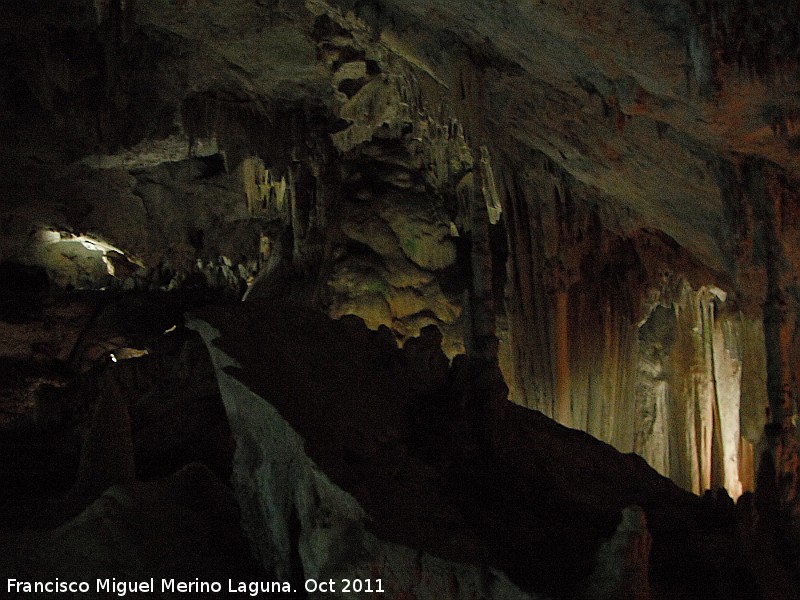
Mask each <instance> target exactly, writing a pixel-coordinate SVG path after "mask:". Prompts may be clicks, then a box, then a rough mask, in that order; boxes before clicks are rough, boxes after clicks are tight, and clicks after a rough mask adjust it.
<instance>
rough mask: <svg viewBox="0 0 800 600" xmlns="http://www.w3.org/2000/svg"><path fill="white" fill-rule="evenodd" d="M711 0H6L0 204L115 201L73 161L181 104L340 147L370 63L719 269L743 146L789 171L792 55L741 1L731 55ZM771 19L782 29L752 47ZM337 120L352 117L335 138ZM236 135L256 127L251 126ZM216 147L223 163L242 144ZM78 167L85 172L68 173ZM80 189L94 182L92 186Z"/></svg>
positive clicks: (131, 151) (140, 157)
mask: <svg viewBox="0 0 800 600" xmlns="http://www.w3.org/2000/svg"><path fill="white" fill-rule="evenodd" d="M751 4H752V3H751ZM729 5H730V6H729ZM708 6H711V8H708V7H707V6H706V5H705V4H703V3H687V2H684V1H682V0H663V1H646V2H632V1H615V2H569V1H550V0H548V1H544V0H542V1H537V2H478V1H477V0H474V1H459V2H449V1H448V2H437V3H435V4H434V5H431V4H428V3H422V2H416V1H412V0H382V1H381V2H377V1H375V2H361V1H359V2H348V1H341V2H325V1H323V0H306V1H305V2H295V1H291V0H276V1H251V0H236V1H226V2H222V1H214V0H178V1H177V2H174V1H172V2H167V1H164V0H137V1H136V2H133V1H130V2H122V3H121V4H120V3H118V2H115V1H112V2H109V1H108V0H97V1H96V2H94V4H91V3H89V2H81V1H78V0H61V1H55V0H53V1H49V2H33V3H27V4H25V5H19V6H15V7H13V8H9V9H7V16H8V17H9V18H7V19H6V20H5V24H4V25H3V26H2V30H1V35H2V37H1V38H0V44H2V46H3V55H4V57H5V60H4V61H3V75H2V80H3V81H2V86H3V98H4V102H3V103H4V106H3V111H2V119H3V121H4V123H3V127H2V129H3V131H2V134H0V135H2V152H3V154H4V158H3V162H4V165H5V167H6V168H7V169H9V171H8V173H7V175H6V177H4V178H3V179H4V180H3V184H2V185H3V188H4V196H5V199H4V203H5V205H6V207H8V206H19V205H25V206H27V205H28V204H35V205H36V206H37V208H36V209H35V210H36V211H39V212H40V213H41V214H40V215H39V216H40V220H41V221H47V220H48V219H49V220H50V221H55V220H61V221H69V220H70V218H72V220H73V221H74V220H76V219H75V218H74V215H75V214H76V213H77V214H78V215H81V214H84V215H85V214H87V213H90V212H92V211H93V210H94V211H95V212H97V211H99V210H112V209H109V208H105V209H103V208H98V206H101V205H102V204H103V202H102V198H101V200H100V201H98V200H97V198H96V197H95V198H89V196H91V195H94V196H100V197H102V196H103V195H104V194H106V195H108V194H111V193H112V192H111V191H109V190H108V189H107V188H108V187H109V186H111V187H113V186H114V185H117V186H119V187H125V185H126V184H125V182H124V181H122V179H124V177H123V176H122V175H117V177H116V180H114V181H112V182H111V183H109V181H108V180H107V178H106V180H103V182H98V181H97V179H96V177H95V176H93V175H92V174H91V173H89V174H87V173H86V172H85V171H86V169H84V171H81V172H79V171H78V166H82V167H84V168H85V167H87V166H88V169H89V170H91V169H92V168H96V167H98V166H104V167H118V168H119V167H136V166H138V167H142V166H152V165H156V164H158V163H160V162H169V161H176V160H179V159H182V158H185V157H186V156H187V155H188V153H189V150H190V148H189V143H188V142H187V139H188V138H190V137H192V132H191V131H188V129H189V127H188V126H187V118H186V117H187V115H186V112H187V111H186V107H187V102H191V101H193V100H194V101H195V102H196V101H197V100H198V99H205V100H208V99H209V98H213V99H214V100H215V101H217V102H224V103H226V105H234V106H240V107H241V108H242V109H243V110H246V111H249V114H251V115H252V116H253V123H254V127H253V128H252V129H256V130H257V129H259V128H261V130H262V132H264V134H263V135H262V139H261V142H260V145H261V148H260V149H261V152H260V154H262V155H263V154H269V153H270V152H272V153H274V155H273V156H271V157H267V156H262V158H264V159H265V160H267V159H272V161H273V162H274V161H275V160H276V159H277V158H278V155H279V154H280V153H281V152H283V153H287V152H290V150H289V149H288V148H289V146H288V145H287V143H286V140H285V138H286V137H287V135H289V136H291V135H295V136H296V135H297V132H296V131H295V132H294V133H287V130H291V129H292V128H294V129H295V130H297V127H296V126H295V125H292V123H291V122H290V119H288V118H286V115H287V114H288V112H289V111H300V112H302V113H304V114H305V115H306V122H308V121H310V120H313V119H318V120H319V121H320V123H321V125H319V128H320V129H322V130H325V129H326V128H327V130H328V133H329V134H330V136H331V138H333V139H334V141H335V142H337V138H336V136H337V135H338V136H339V138H338V142H337V143H336V145H338V147H339V149H340V150H343V151H348V150H351V149H352V147H354V146H355V145H357V144H358V143H359V142H363V141H366V140H368V138H369V135H370V134H369V133H364V132H358V131H355V128H357V126H358V123H357V120H358V119H357V116H355V117H354V116H353V114H351V113H352V112H353V111H354V110H358V109H359V107H355V109H353V107H351V108H350V113H348V112H347V111H348V108H347V100H348V99H349V98H348V95H347V94H345V93H342V91H341V90H342V89H345V91H347V90H346V88H345V87H343V85H342V83H343V81H347V82H351V83H352V82H353V81H357V80H359V79H362V80H363V79H364V77H366V78H367V79H369V77H370V74H369V73H367V72H366V71H367V70H369V69H373V70H379V71H380V73H381V75H382V76H385V77H386V78H389V79H391V78H393V77H402V78H405V79H413V81H414V90H413V91H414V92H416V93H417V94H419V95H420V96H422V98H417V99H412V100H407V103H408V104H409V106H410V108H409V107H408V106H407V107H406V108H407V109H408V110H412V109H414V110H419V108H420V107H424V108H425V110H427V111H428V112H429V113H430V114H437V113H438V114H440V115H442V114H451V115H453V116H454V117H456V118H458V119H459V120H460V121H461V123H462V125H463V127H464V130H465V136H466V137H465V139H466V142H467V144H468V145H470V146H475V147H477V146H479V145H485V146H487V147H489V148H490V149H491V150H492V152H493V154H494V155H495V156H498V157H501V160H504V161H505V162H506V164H507V165H509V168H512V169H513V168H516V166H518V165H520V164H524V162H525V161H527V160H529V159H530V156H531V155H532V153H536V154H539V155H544V156H546V157H547V158H548V159H549V160H550V161H552V163H553V164H555V165H557V166H558V168H560V169H562V170H563V171H564V172H566V173H568V174H569V176H570V177H572V178H574V181H576V182H578V184H580V185H584V186H585V187H586V188H587V189H590V190H591V191H592V195H593V196H594V197H596V198H597V202H598V203H601V204H604V205H605V206H607V209H606V213H605V214H606V223H604V224H605V225H606V226H607V227H609V228H611V229H616V230H618V231H622V232H625V231H631V230H633V229H635V228H639V227H645V228H653V229H658V230H661V231H663V232H664V233H666V234H667V235H668V236H670V237H671V238H673V239H674V240H675V241H676V242H677V243H678V244H679V245H681V246H683V247H684V248H686V249H687V250H689V252H690V253H691V254H693V255H694V256H695V258H696V259H697V260H699V261H700V262H701V263H703V264H705V265H706V266H707V267H709V268H710V269H711V270H712V271H716V272H723V273H727V274H728V275H729V276H735V270H736V268H737V265H736V264H735V255H736V252H737V244H738V243H739V240H738V238H737V236H738V234H739V228H740V225H741V223H740V222H739V221H737V219H739V218H740V217H737V215H736V214H735V213H736V210H735V209H734V208H732V207H731V206H730V205H731V203H732V202H733V201H732V199H731V198H730V197H729V196H730V193H731V192H730V189H731V185H730V184H729V180H730V179H731V178H734V179H735V177H736V175H735V173H736V166H737V165H738V164H739V163H740V162H741V161H742V160H743V157H748V158H753V157H755V158H756V159H763V160H764V161H768V162H770V163H774V164H775V165H777V166H778V168H779V169H781V170H782V171H784V172H785V173H786V174H787V175H788V177H789V179H795V178H796V177H797V175H798V172H799V171H798V169H799V168H800V159H799V158H798V156H799V155H798V152H797V149H796V148H797V139H798V138H797V135H798V134H797V133H796V130H795V127H796V125H795V122H796V121H795V120H793V119H796V118H797V117H798V115H800V102H798V96H797V91H798V87H799V84H798V80H797V77H796V69H795V63H794V62H793V59H794V57H793V56H792V53H791V52H784V51H783V50H784V48H783V47H782V46H781V45H780V43H781V42H782V40H783V39H784V38H785V37H786V35H788V34H787V33H786V31H784V30H783V29H781V28H780V27H781V24H782V23H784V21H781V20H780V19H778V20H777V21H776V23H777V24H775V25H774V26H773V27H772V29H769V28H765V29H764V31H766V32H767V33H766V34H764V32H763V31H760V30H758V27H759V25H758V23H760V22H761V21H758V19H759V18H760V19H762V20H764V21H765V22H766V19H767V18H769V15H767V16H766V17H764V16H763V15H761V13H758V14H757V15H756V16H753V15H749V17H752V18H753V19H756V21H755V25H753V26H752V27H751V28H754V29H756V30H757V31H756V33H750V34H749V35H752V36H753V37H754V38H755V39H756V41H755V42H753V43H752V44H750V45H748V40H747V38H745V41H744V42H743V43H744V49H743V48H742V43H740V44H739V46H738V53H737V51H735V50H734V51H730V50H729V49H728V46H730V44H729V43H728V44H727V45H726V42H727V40H726V38H725V35H728V36H731V35H733V34H734V33H736V31H735V26H736V23H733V24H731V22H730V21H731V19H734V20H735V17H731V13H732V11H733V10H734V9H735V6H734V3H719V4H708ZM755 6H756V8H754V9H753V10H754V11H757V10H758V9H759V7H760V6H761V5H760V4H759V3H755ZM703 7H705V8H703ZM731 7H733V8H731ZM766 10H767V11H769V10H770V9H769V7H767V9H766ZM772 10H773V11H774V10H777V9H772ZM792 10H795V9H794V8H791V7H789V8H787V10H786V12H788V13H789V15H790V16H789V17H787V18H786V19H787V20H788V22H789V23H791V14H793V13H792V12H791V11H792ZM762 12H763V11H762ZM759 15H761V16H759ZM726 26H727V29H725V27H726ZM719 31H722V33H719ZM732 31H733V33H731V32H732ZM760 34H763V35H762V37H761V38H759V37H758V35H760ZM766 35H769V36H771V37H772V38H773V40H777V41H772V43H771V45H770V42H769V40H768V41H767V42H766V43H765V42H764V36H766ZM794 35H796V32H794ZM781 36H783V37H781ZM759 39H760V40H761V44H762V45H761V46H759V45H758V43H757V42H758V40H759ZM790 39H793V38H791V36H790ZM765 44H766V45H765ZM787 44H789V47H790V48H791V42H787ZM759 57H760V58H759ZM359 61H363V62H364V64H366V65H367V68H365V70H364V73H360V72H359V71H358V67H357V65H356V66H353V65H351V66H350V67H347V68H353V69H355V70H354V71H353V73H351V74H348V73H347V72H346V68H345V72H344V73H342V72H341V71H342V68H343V65H345V66H346V65H347V63H358V62H359ZM362 84H363V81H362V82H361V83H360V84H356V85H362ZM404 101H406V100H403V101H401V104H402V102H404ZM361 108H363V107H361ZM394 110H395V112H396V111H397V110H399V109H396V108H395V109H394ZM308 115H312V116H310V117H309V116H308ZM394 117H396V115H393V116H392V118H394ZM389 120H390V117H389V116H387V117H386V121H389ZM348 125H349V129H350V130H354V134H353V135H349V134H348V135H349V137H348V136H347V135H345V136H343V135H341V131H340V130H342V129H343V128H344V130H345V132H346V131H347V126H348ZM207 126H208V124H207V123H206V127H207ZM306 126H307V127H308V125H306ZM245 129H246V128H245ZM213 133H219V132H213ZM248 135H250V136H251V137H255V134H254V133H253V131H252V130H251V131H250V132H249V133H248V132H245V134H244V137H247V136H248ZM265 136H266V137H267V138H269V139H263V138H264V137H265ZM234 137H235V135H234V134H230V135H229V138H230V139H233V138H234ZM241 138H242V136H239V140H240V143H241ZM344 138H347V139H348V140H349V141H344V142H343V141H341V140H342V139H344ZM189 141H191V140H189ZM201 142H202V140H201ZM219 143H220V145H222V144H228V146H231V145H235V144H234V142H231V141H230V140H228V141H225V140H222V139H220V140H219ZM194 150H195V151H197V150H198V148H197V142H195V148H194ZM228 150H229V152H228V157H229V160H236V159H238V158H239V156H238V155H236V152H235V151H234V150H233V149H232V148H228ZM241 150H242V151H243V152H244V153H245V154H247V153H255V152H254V151H253V148H249V149H241ZM248 150H249V152H248ZM198 153H202V152H198ZM231 157H233V158H231ZM286 159H288V157H286V156H284V160H286ZM117 170H118V171H119V169H117ZM732 173H733V175H732ZM76 179H83V180H84V182H83V183H84V184H85V185H83V186H82V187H81V186H78V188H80V189H79V190H76V186H75V181H76ZM87 182H88V183H87ZM726 182H728V183H726ZM86 185H88V186H89V187H92V186H94V188H97V186H101V187H105V188H106V189H105V190H97V189H94V190H93V191H91V192H87V190H86V189H85V188H86ZM70 196H72V197H70ZM34 197H35V199H36V200H35V201H34V202H31V200H33V198H34ZM87 198H88V199H87ZM115 202H118V200H115ZM123 205H124V203H120V206H123ZM7 210H8V208H6V211H7ZM64 214H67V215H68V217H64ZM69 215H72V217H69ZM132 219H133V218H132V217H130V216H125V215H118V220H120V221H123V222H130V223H128V225H129V226H133V225H136V223H135V222H134V221H135V219H133V220H132ZM77 220H78V221H79V220H80V218H79V219H77ZM101 220H102V219H100V218H99V217H98V218H97V220H95V221H92V220H91V219H89V222H90V225H89V227H90V228H91V226H93V227H94V228H96V229H98V228H102V224H101V223H100V221H101ZM105 220H108V219H107V218H106V219H105ZM73 226H77V225H73ZM118 227H121V226H118ZM107 228H108V227H107ZM110 230H111V231H112V234H111V237H114V235H113V230H114V226H113V225H112V226H111V227H110ZM117 237H119V236H117ZM129 245H130V244H129ZM134 245H135V244H134ZM139 251H140V254H141V253H143V250H142V249H141V248H140V249H139Z"/></svg>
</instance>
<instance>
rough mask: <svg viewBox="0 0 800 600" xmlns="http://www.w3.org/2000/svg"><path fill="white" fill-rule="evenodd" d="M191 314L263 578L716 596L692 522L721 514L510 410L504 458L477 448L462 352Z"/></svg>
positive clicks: (343, 325) (292, 318) (583, 440)
mask: <svg viewBox="0 0 800 600" xmlns="http://www.w3.org/2000/svg"><path fill="white" fill-rule="evenodd" d="M256 314H258V315H261V317H260V319H259V324H258V326H256V327H254V326H253V325H252V323H253V321H252V316H253V315H256ZM190 325H191V327H192V328H195V329H197V330H198V331H199V332H200V333H201V335H202V336H203V338H204V339H205V340H206V342H207V343H208V344H209V349H210V352H211V354H212V358H213V360H214V364H215V366H216V368H217V373H218V377H219V381H220V389H221V392H222V395H223V398H224V401H225V406H226V410H227V411H228V415H229V418H230V420H231V427H232V430H233V434H234V437H235V439H236V443H237V449H236V456H235V458H234V476H233V481H234V487H235V490H236V493H237V497H238V498H239V502H240V504H241V506H242V514H243V524H244V528H245V530H246V531H247V534H248V537H249V538H250V539H251V541H252V542H253V543H254V545H255V547H256V548H257V554H258V556H259V559H260V561H261V563H262V564H263V565H264V567H265V569H266V570H267V572H268V573H269V572H274V573H277V574H279V575H280V576H281V577H284V578H287V579H292V580H294V579H296V578H302V577H327V576H334V577H336V574H343V573H345V572H350V573H351V574H353V573H360V574H363V575H364V576H368V574H370V573H371V574H372V577H381V578H383V580H384V582H385V583H386V584H387V585H389V586H392V592H391V593H392V594H396V595H398V596H399V597H403V594H412V595H413V594H416V595H417V596H418V597H426V598H428V597H439V596H438V595H437V594H439V593H440V591H438V590H442V589H444V590H447V589H449V590H450V592H449V593H454V594H455V595H456V597H462V595H465V596H466V597H469V594H470V593H472V591H480V593H482V594H484V595H485V596H486V597H495V596H496V597H516V596H517V595H519V594H522V596H521V597H525V595H524V594H523V593H522V592H517V591H514V590H515V589H517V588H516V587H514V586H511V584H510V583H508V582H507V581H506V579H505V577H508V578H509V579H510V580H511V581H512V582H514V585H515V586H519V588H521V589H522V590H530V592H528V593H533V594H534V595H536V594H541V593H544V594H547V595H550V596H555V597H564V598H575V597H579V596H583V595H585V594H588V596H587V597H590V598H593V597H597V598H600V597H623V596H614V595H613V594H615V593H616V592H618V591H620V590H622V591H621V592H620V593H623V592H624V594H626V596H624V597H631V598H634V597H637V598H638V597H646V596H642V594H643V593H646V590H647V589H648V585H650V583H648V582H649V581H650V582H652V585H653V586H654V589H655V590H657V593H654V597H664V598H692V597H696V594H697V593H702V594H703V595H704V597H709V598H714V597H721V596H720V594H722V593H723V592H722V591H721V590H722V588H721V587H720V585H721V584H720V583H719V582H720V581H723V580H724V579H725V578H726V577H728V576H729V571H728V570H727V569H728V566H725V567H723V566H722V565H721V564H720V563H719V562H717V559H715V558H713V557H714V555H715V554H714V553H715V552H716V553H719V552H720V550H719V548H718V547H717V546H715V547H714V550H710V549H709V547H707V546H706V545H704V544H705V542H704V541H702V540H708V539H713V540H714V541H715V542H716V541H717V540H719V543H720V544H723V545H724V544H725V541H724V540H726V539H728V538H729V536H731V535H732V529H731V526H730V524H723V525H714V526H713V527H709V526H708V525H707V524H706V523H707V520H709V519H710V521H708V522H713V523H717V521H716V520H715V519H721V518H722V517H721V516H720V515H722V514H723V513H722V512H718V510H717V509H716V508H714V507H710V508H708V509H707V511H708V512H705V511H706V509H703V508H702V507H701V505H700V503H699V501H698V499H697V498H696V497H693V496H692V495H690V494H688V493H686V492H683V491H681V490H680V489H679V488H677V487H676V486H674V484H672V483H670V482H669V481H668V480H667V479H664V478H662V477H660V476H659V475H657V474H656V473H655V472H654V471H653V470H652V469H650V468H649V467H647V465H646V464H645V463H644V461H643V460H641V459H640V458H637V457H635V456H633V455H621V454H619V453H618V452H617V451H616V450H614V449H613V448H611V447H610V446H607V445H605V444H602V443H600V442H597V441H596V440H593V439H592V438H591V437H590V436H588V435H586V434H584V433H581V432H576V431H572V430H568V429H566V428H563V427H561V426H559V425H557V424H555V423H553V422H552V421H550V420H549V419H547V418H546V417H544V416H542V415H541V414H540V413H538V412H534V411H528V410H526V409H523V408H521V407H516V406H513V405H509V406H508V408H507V413H506V417H507V420H506V428H505V429H504V430H503V436H502V439H503V440H504V444H505V445H504V447H503V449H502V450H501V451H500V453H499V454H493V453H491V452H489V451H487V447H486V445H485V442H481V427H482V417H483V415H482V413H481V408H480V406H479V405H476V404H475V402H476V400H477V398H475V397H474V394H475V390H476V389H477V388H473V387H472V386H474V385H475V383H470V381H469V379H468V378H465V375H469V372H468V371H467V370H459V366H458V365H459V364H460V363H461V361H456V363H455V364H454V366H453V368H452V369H450V370H449V371H448V369H447V363H446V359H445V358H444V356H443V355H442V354H441V351H439V350H434V351H433V353H432V354H431V353H430V352H426V351H425V350H424V349H425V348H429V349H431V348H435V345H434V346H431V345H430V344H429V343H428V342H426V341H425V340H423V339H419V340H413V342H414V343H412V342H409V343H408V344H407V348H406V349H405V350H402V351H401V350H397V349H396V348H395V347H394V344H393V343H392V340H391V337H388V338H387V337H384V336H383V335H382V334H381V333H380V332H370V331H369V330H367V329H366V327H365V326H364V325H363V323H361V322H359V321H358V320H355V319H345V320H343V321H338V322H336V321H329V320H327V319H326V318H325V317H323V316H321V315H318V314H314V313H309V312H307V311H305V310H300V309H298V308H297V307H290V306H286V305H279V304H264V303H261V302H253V303H245V304H243V305H240V306H238V307H229V308H226V309H211V310H204V311H203V312H202V313H200V314H197V315H194V316H193V317H192V319H191V321H190ZM426 335H427V333H426ZM432 341H433V342H435V341H436V340H432ZM345 349H346V350H345ZM299 355H302V356H303V358H304V360H302V361H298V360H296V357H297V356H299ZM437 357H438V358H437ZM442 361H444V362H442ZM312 371H313V373H314V374H315V376H314V377H313V378H312V377H309V375H308V374H309V373H310V372H312ZM423 373H424V376H423ZM424 381H429V382H430V383H429V385H428V387H427V388H420V387H418V386H419V383H420V382H424ZM531 499H535V501H533V502H532V501H531ZM632 504H639V505H640V506H644V507H645V511H646V512H647V521H648V525H647V526H644V525H643V523H644V520H643V519H644V516H643V515H644V512H643V511H641V510H639V509H636V510H629V511H627V512H625V513H624V514H625V515H627V516H625V517H624V518H623V521H622V524H621V525H618V523H619V515H620V514H622V513H623V509H624V508H625V507H627V506H630V505H632ZM726 510H728V509H726ZM712 515H717V516H715V517H712ZM634 525H635V527H634ZM617 527H618V533H617V534H614V531H615V528H617ZM715 527H716V529H715ZM648 529H649V530H650V532H651V533H648ZM651 534H652V538H653V546H652V548H653V550H652V554H651V555H650V560H651V561H652V563H650V564H651V566H650V568H649V569H648V564H649V563H648V551H649V547H650V546H649V542H648V540H649V539H650V537H649V536H650V535H651ZM608 540H611V541H608ZM606 541H608V544H607V549H606V550H600V548H601V545H602V544H603V543H604V542H606ZM411 548H413V549H415V550H414V551H411V550H410V549H411ZM736 552H737V551H736V550H735V547H734V546H733V545H730V546H728V547H727V549H726V550H724V552H723V554H725V556H727V557H728V558H727V559H726V560H727V563H725V564H727V565H729V566H730V567H731V568H734V567H733V565H734V564H737V565H739V566H740V567H741V568H742V569H744V570H743V573H745V574H744V575H743V577H744V580H746V581H748V582H751V581H752V575H751V574H749V573H751V569H752V568H753V567H752V566H750V565H749V564H747V563H744V562H741V560H740V559H739V558H737V556H738V555H737V554H736ZM414 556H416V558H412V557H414ZM689 556H691V557H694V558H693V559H689V558H688V557H689ZM434 557H435V558H434ZM723 562H724V561H723ZM598 565H600V566H598ZM736 568H738V567H736ZM498 571H501V572H504V573H505V576H501V575H499V574H496V575H494V576H488V575H487V574H488V573H491V572H498ZM648 571H649V578H650V579H648V576H647V573H648ZM592 572H595V575H594V576H592ZM414 573H416V575H415V574H414ZM481 573H482V575H481ZM592 577H594V579H593V578H592ZM780 577H781V578H782V581H789V580H790V579H789V576H788V575H787V574H786V573H785V572H781V575H780ZM448 581H451V583H447V582H448ZM479 581H483V582H484V583H478V582H479ZM487 581H493V582H494V585H495V586H497V587H495V588H493V589H492V588H489V589H487V588H485V587H481V586H484V585H486V582H487ZM452 582H456V583H457V585H456V584H455V583H452ZM442 586H444V587H442ZM448 586H451V587H448ZM508 586H511V587H508ZM609 586H610V587H609ZM615 586H616V587H615ZM611 588H613V590H612V591H608V590H610V589H611ZM501 590H505V591H501ZM590 590H593V591H591V592H590ZM604 590H605V591H604ZM667 590H669V591H667ZM504 594H505V596H504ZM602 594H605V596H603V595H602ZM609 594H612V595H609ZM742 597H746V596H742Z"/></svg>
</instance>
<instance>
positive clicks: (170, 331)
mask: <svg viewBox="0 0 800 600" xmlns="http://www.w3.org/2000/svg"><path fill="white" fill-rule="evenodd" d="M177 328H178V326H177V325H173V326H172V327H170V328H169V329H166V330H164V333H172V332H173V331H175V330H176V329H177Z"/></svg>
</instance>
